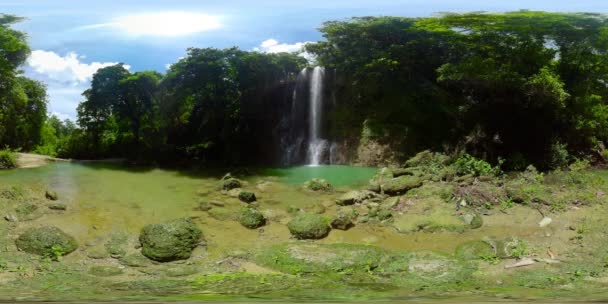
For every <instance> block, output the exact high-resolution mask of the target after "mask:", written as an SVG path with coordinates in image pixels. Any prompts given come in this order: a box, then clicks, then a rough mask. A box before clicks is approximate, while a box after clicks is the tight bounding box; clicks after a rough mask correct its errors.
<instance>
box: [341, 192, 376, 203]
mask: <svg viewBox="0 0 608 304" xmlns="http://www.w3.org/2000/svg"><path fill="white" fill-rule="evenodd" d="M381 197H382V196H381V195H379V194H378V193H375V192H372V191H367V190H360V191H350V192H347V193H345V194H343V195H342V196H340V197H339V198H338V199H337V200H336V204H338V205H340V206H347V205H353V204H360V203H363V201H365V200H368V199H373V198H378V199H380V198H381Z"/></svg>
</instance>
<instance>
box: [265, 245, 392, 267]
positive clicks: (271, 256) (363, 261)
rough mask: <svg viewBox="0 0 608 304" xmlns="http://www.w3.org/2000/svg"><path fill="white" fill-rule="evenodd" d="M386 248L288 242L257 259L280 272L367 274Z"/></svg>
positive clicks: (275, 246) (383, 254)
mask: <svg viewBox="0 0 608 304" xmlns="http://www.w3.org/2000/svg"><path fill="white" fill-rule="evenodd" d="M385 254H386V251H385V250H383V249H381V248H378V247H373V246H366V245H355V244H312V243H287V244H278V245H274V246H271V247H269V248H267V249H265V250H264V251H262V252H261V253H259V254H257V255H256V256H255V259H256V262H257V263H259V264H261V265H264V266H266V267H269V268H271V269H275V270H278V271H281V272H285V273H290V274H302V273H336V272H348V273H353V272H359V273H367V272H368V271H370V270H371V269H375V268H376V267H378V265H379V264H380V263H381V261H382V260H383V258H384V257H385Z"/></svg>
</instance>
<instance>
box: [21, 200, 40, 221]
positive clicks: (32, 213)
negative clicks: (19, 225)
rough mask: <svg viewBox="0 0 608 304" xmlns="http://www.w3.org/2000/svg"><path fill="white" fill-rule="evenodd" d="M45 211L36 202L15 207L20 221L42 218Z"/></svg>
mask: <svg viewBox="0 0 608 304" xmlns="http://www.w3.org/2000/svg"><path fill="white" fill-rule="evenodd" d="M43 214H44V212H43V211H42V210H40V208H39V207H38V205H36V204H34V203H23V204H20V205H19V206H17V208H15V215H17V218H18V219H19V221H31V220H35V219H37V218H40V217H41V216H42V215H43Z"/></svg>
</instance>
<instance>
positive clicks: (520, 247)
mask: <svg viewBox="0 0 608 304" xmlns="http://www.w3.org/2000/svg"><path fill="white" fill-rule="evenodd" d="M486 242H488V244H490V245H491V246H492V247H493V248H494V251H495V252H496V256H497V257H499V258H501V259H507V258H521V257H522V256H524V255H525V254H526V250H527V245H526V242H524V241H523V240H521V239H519V238H516V237H508V238H505V239H502V240H495V239H488V240H486Z"/></svg>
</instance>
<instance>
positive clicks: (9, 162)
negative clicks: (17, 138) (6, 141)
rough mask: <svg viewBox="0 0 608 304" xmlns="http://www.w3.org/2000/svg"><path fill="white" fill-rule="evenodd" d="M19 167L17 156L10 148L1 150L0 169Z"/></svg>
mask: <svg viewBox="0 0 608 304" xmlns="http://www.w3.org/2000/svg"><path fill="white" fill-rule="evenodd" d="M16 167H17V156H16V155H15V152H13V151H11V150H9V149H3V150H0V169H12V168H16Z"/></svg>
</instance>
